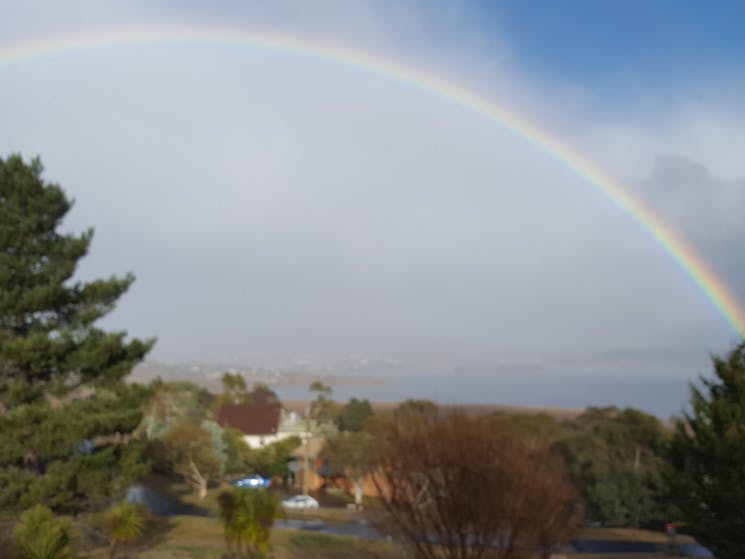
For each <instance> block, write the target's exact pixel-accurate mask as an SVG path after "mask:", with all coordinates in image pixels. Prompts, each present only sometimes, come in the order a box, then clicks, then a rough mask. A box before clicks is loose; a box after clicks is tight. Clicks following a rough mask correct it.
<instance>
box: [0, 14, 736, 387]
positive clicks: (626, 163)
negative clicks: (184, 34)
mask: <svg viewBox="0 0 745 559" xmlns="http://www.w3.org/2000/svg"><path fill="white" fill-rule="evenodd" d="M0 9H2V13H3V14H6V15H8V14H10V15H12V17H4V18H2V20H1V21H0V53H3V52H5V51H7V49H9V48H12V47H14V46H17V45H20V44H39V43H40V42H52V43H53V42H54V40H55V38H59V37H75V36H80V35H81V34H84V33H97V34H99V35H100V36H103V37H105V36H107V35H111V34H114V33H122V32H124V31H123V30H128V29H129V30H132V29H143V28H148V29H156V30H157V29H173V28H176V27H180V28H183V27H189V28H196V29H212V30H221V29H222V30H225V29H229V30H232V31H242V32H250V33H270V34H272V33H273V34H281V35H283V36H287V37H293V38H296V39H298V40H302V41H305V42H308V43H311V44H323V45H326V46H330V45H331V46H333V48H335V49H339V50H341V51H350V50H353V51H355V52H361V53H367V54H368V55H370V56H374V57H377V58H379V59H381V60H386V61H390V62H392V63H396V64H399V65H403V66H406V67H409V68H412V69H415V70H417V71H419V72H423V73H426V74H428V75H433V76H436V77H437V78H438V79H439V80H441V81H443V82H446V83H449V84H453V85H457V86H458V87H460V88H463V89H465V90H467V91H471V92H474V94H477V95H479V96H480V97H482V98H484V99H488V100H489V101H490V102H492V103H494V104H496V105H498V106H500V107H503V108H505V109H506V110H508V112H509V113H510V114H515V115H520V116H521V118H524V119H526V120H528V121H530V122H533V123H535V124H536V125H537V126H539V127H540V128H541V129H544V130H547V131H549V132H550V133H551V134H552V135H553V136H554V137H556V138H560V141H561V142H562V143H565V144H566V145H567V146H571V147H572V149H573V150H575V151H576V152H578V153H580V154H582V156H583V157H584V158H585V159H586V160H588V161H591V162H592V163H593V164H594V165H596V166H597V167H599V168H601V169H603V170H604V172H606V173H607V174H608V175H609V176H611V177H613V178H614V179H616V180H617V181H619V182H620V183H621V184H623V185H624V188H625V189H627V190H628V191H629V192H631V193H633V194H634V195H635V196H637V197H639V198H640V199H641V200H642V201H643V202H644V204H645V205H646V206H647V207H648V208H649V209H650V210H651V211H652V212H654V214H656V215H657V216H658V217H659V218H660V219H661V220H662V221H663V222H664V223H666V224H667V225H668V226H669V227H670V228H671V229H672V230H674V231H675V232H676V233H677V234H678V235H679V236H680V237H681V238H682V239H684V241H685V242H686V243H687V244H688V245H689V246H691V247H692V248H693V249H695V250H696V251H697V252H698V253H699V254H700V256H701V258H702V259H703V260H704V261H705V262H706V263H707V264H708V265H709V266H710V268H711V269H712V270H713V271H714V273H715V274H716V275H717V276H718V277H719V278H720V279H721V280H722V282H723V283H725V284H726V285H727V286H728V287H729V289H730V290H731V292H732V293H733V294H734V295H735V296H736V297H737V298H739V300H740V301H745V281H743V280H745V252H744V251H742V250H740V248H741V246H742V243H743V241H745V221H744V220H742V218H741V216H742V215H743V209H745V160H743V158H742V146H743V145H745V108H743V105H742V103H741V99H742V98H743V94H745V79H743V72H742V68H743V67H745V66H744V65H743V62H744V61H745V38H743V36H742V33H741V32H740V29H739V28H738V27H739V26H738V22H740V21H742V20H743V16H745V7H743V4H742V3H740V2H734V1H733V2H727V1H721V2H714V3H701V2H693V1H683V0H680V1H672V0H658V1H654V2H650V1H641V0H638V1H637V0H629V1H623V2H620V1H607V2H593V1H590V0H569V1H567V2H561V3H558V2H550V1H538V0H534V1H531V2H522V1H505V2H496V1H495V2H492V1H486V0H474V1H466V0H463V1H452V2H446V1H438V2H432V1H427V2H425V1H418V0H407V1H404V2H393V1H390V2H388V1H365V0H320V1H317V2H312V3H311V2H301V1H278V2H272V3H267V2H251V1H241V2H237V1H236V2H231V1H222V2H213V3H202V2H193V1H180V2H171V1H166V0H163V1H159V2H144V1H143V2H136V1H133V2H116V1H113V2H107V3H100V2H93V1H87V2H86V1H76V0H73V1H70V2H65V3H64V4H62V3H56V2H44V1H32V2H29V1H23V2H21V1H4V0H0ZM124 33H125V35H126V32H124ZM57 40H59V39H57ZM0 59H2V54H0ZM0 123H2V134H0V156H6V155H7V154H10V153H16V152H20V153H21V154H23V156H24V157H26V158H30V157H32V156H36V155H39V156H40V157H41V158H42V161H43V163H44V165H45V169H46V170H45V177H46V179H47V180H49V181H52V182H56V183H59V184H60V185H61V186H62V187H63V188H64V189H65V191H66V192H67V193H68V194H69V196H70V197H72V198H74V199H75V206H74V209H73V211H72V212H71V213H70V215H69V217H68V219H67V220H66V222H65V228H66V230H68V231H73V232H76V231H77V232H79V231H82V230H83V229H85V228H87V227H91V226H92V227H94V228H95V231H96V233H95V238H94V241H93V244H92V247H91V251H90V254H89V256H88V257H86V259H85V260H84V261H83V263H82V264H81V267H80V275H79V277H80V278H83V279H85V278H93V277H101V276H109V275H111V274H124V273H127V272H130V271H131V272H133V273H134V274H135V276H136V277H137V281H136V283H135V284H134V285H133V287H132V288H131V289H130V291H129V293H128V294H127V295H126V296H124V297H123V298H122V299H121V301H120V303H119V305H118V308H117V309H116V311H115V312H114V313H112V315H111V316H110V317H108V318H107V319H105V321H104V323H103V325H104V326H105V327H107V328H111V329H124V330H127V331H128V332H129V333H130V334H131V335H134V336H137V337H150V336H156V337H157V338H158V343H157V345H156V347H155V349H154V350H153V352H152V354H151V357H152V358H153V359H156V360H162V361H179V360H180V361H186V360H209V359H217V358H220V359H222V358H225V357H229V356H243V357H244V360H245V361H250V360H251V359H259V357H258V356H261V358H262V359H266V358H267V357H266V356H272V357H273V358H276V359H285V358H293V359H300V358H302V359H310V360H312V359H316V358H318V359H320V358H321V357H323V358H324V359H328V358H329V356H339V357H340V359H341V358H344V359H346V358H347V356H350V355H353V356H356V357H355V358H357V357H359V358H360V359H363V358H367V357H369V356H377V357H386V358H389V357H390V358H395V359H397V360H398V362H400V363H404V364H407V365H411V366H412V367H420V368H424V369H426V367H441V368H446V369H447V368H449V367H477V368H481V369H483V370H493V371H503V370H506V369H510V368H512V369H513V370H520V371H533V372H532V373H530V372H525V373H524V374H525V375H529V374H534V375H536V377H535V378H536V379H538V378H540V375H554V376H556V375H560V374H563V373H565V372H566V371H571V372H572V374H578V375H580V376H581V375H586V376H587V378H590V377H592V378H593V379H594V381H597V380H598V379H600V384H602V379H604V378H608V379H611V378H618V377H619V375H620V376H625V377H634V378H644V379H653V380H654V379H661V378H665V379H670V380H671V382H675V383H678V384H680V385H681V386H683V385H684V383H685V382H686V381H687V380H689V379H692V378H695V377H696V375H698V374H699V373H705V372H706V371H707V370H708V362H709V354H710V353H712V352H714V353H721V352H723V351H726V350H727V349H729V348H731V347H732V345H733V343H735V341H736V340H737V334H736V333H735V332H734V331H733V330H732V328H731V327H730V326H729V325H728V324H727V322H726V321H725V320H724V318H723V316H722V315H721V313H720V312H719V311H718V310H717V309H716V308H715V307H714V305H713V304H712V302H711V301H710V300H708V299H707V298H706V297H705V296H704V294H703V293H702V292H701V290H700V289H699V287H698V286H696V285H695V283H694V282H693V281H692V280H691V279H690V278H689V277H688V276H687V275H686V274H685V273H684V272H683V271H682V269H681V268H680V266H679V265H678V264H677V263H676V262H675V260H674V259H673V258H672V257H671V256H670V255H669V254H668V253H667V252H665V250H663V248H662V247H661V246H660V245H659V244H658V243H657V242H656V241H655V240H654V239H653V238H652V237H651V236H650V235H649V233H648V232H645V231H644V230H643V229H642V228H641V227H640V226H639V224H638V223H637V222H636V221H635V220H634V219H632V218H631V217H630V216H629V215H628V214H627V213H625V212H623V211H620V210H619V209H618V207H617V206H615V205H614V204H613V203H612V202H611V201H610V200H609V199H608V198H607V197H606V196H604V195H602V193H598V192H597V191H596V190H594V189H593V188H591V187H590V186H589V185H588V184H587V181H586V180H585V179H583V178H582V177H580V176H578V175H577V174H576V173H574V172H572V171H571V170H570V169H568V168H567V167H566V166H565V165H563V164H562V163H561V162H560V161H557V160H555V159H552V158H550V157H547V156H546V154H545V152H543V151H542V150H541V149H539V148H538V147H537V146H536V145H535V143H534V142H530V141H526V140H525V139H524V138H520V137H519V136H517V135H515V134H514V133H513V132H511V131H510V130H508V129H505V128H504V127H500V126H498V125H496V124H495V123H493V122H490V121H489V120H488V119H486V118H484V117H483V116H482V115H479V114H477V113H475V112H473V111H469V110H468V109H467V108H464V107H462V106H459V105H458V104H457V103H453V102H452V101H449V100H447V99H445V98H443V97H442V96H438V95H437V94H434V93H433V92H431V91H426V90H423V89H421V88H417V87H413V86H412V85H411V84H406V83H401V82H400V81H396V80H393V79H390V78H389V77H386V76H384V75H381V74H376V73H373V72H370V71H367V70H365V69H362V68H359V67H355V66H353V65H348V64H347V65H345V64H340V63H338V62H333V61H329V60H323V59H319V58H318V57H313V56H308V55H303V54H298V53H291V52H283V51H280V50H276V49H275V50H272V49H255V48H253V49H252V48H245V47H238V46H235V45H233V46H230V45H215V44H211V45H208V44H197V43H195V42H182V43H179V42H171V43H168V44H159V45H152V44H132V45H130V46H126V47H116V48H113V47H109V48H91V49H82V50H77V51H68V52H62V51H59V49H57V50H56V51H55V50H52V51H49V52H47V53H46V54H45V55H44V56H38V57H35V58H31V59H27V60H24V61H20V62H16V63H12V64H3V63H2V62H0ZM494 374H495V375H497V374H499V373H498V372H495V373H494ZM609 382H610V381H609Z"/></svg>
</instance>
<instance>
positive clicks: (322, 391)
mask: <svg viewBox="0 0 745 559" xmlns="http://www.w3.org/2000/svg"><path fill="white" fill-rule="evenodd" d="M308 390H310V391H311V392H315V394H316V397H315V399H313V401H312V402H311V403H310V419H312V420H314V421H315V422H316V423H318V424H319V425H320V424H324V423H330V422H331V421H332V420H333V419H334V412H335V409H336V406H335V404H334V401H333V400H332V399H331V387H330V386H328V385H326V384H323V383H322V382H321V381H318V380H315V381H313V382H312V383H310V386H309V387H308Z"/></svg>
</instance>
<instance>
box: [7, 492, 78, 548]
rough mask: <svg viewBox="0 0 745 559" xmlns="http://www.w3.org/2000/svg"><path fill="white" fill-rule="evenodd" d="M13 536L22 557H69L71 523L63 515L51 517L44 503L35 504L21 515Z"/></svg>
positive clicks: (50, 512) (51, 514)
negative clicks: (61, 516)
mask: <svg viewBox="0 0 745 559" xmlns="http://www.w3.org/2000/svg"><path fill="white" fill-rule="evenodd" d="M13 537H14V538H15V540H16V544H17V545H18V548H19V549H20V551H21V555H22V556H23V557H24V559H69V558H70V557H72V552H71V551H70V545H71V543H72V527H71V524H70V521H69V520H68V519H66V518H55V516H54V514H53V513H52V511H51V510H50V509H49V508H48V507H45V506H42V505H36V506H35V507H33V508H30V509H28V510H27V511H25V512H24V513H23V514H22V515H21V520H20V522H19V523H18V525H17V526H16V527H15V530H13Z"/></svg>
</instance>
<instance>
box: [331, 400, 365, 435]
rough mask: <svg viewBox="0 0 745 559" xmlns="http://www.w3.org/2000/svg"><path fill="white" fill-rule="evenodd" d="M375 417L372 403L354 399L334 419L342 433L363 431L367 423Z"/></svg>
mask: <svg viewBox="0 0 745 559" xmlns="http://www.w3.org/2000/svg"><path fill="white" fill-rule="evenodd" d="M372 415H373V409H372V406H371V405H370V401H369V400H367V399H365V400H358V399H357V398H352V399H351V400H349V402H348V403H347V405H346V406H344V407H343V408H342V409H341V411H340V412H339V413H338V414H337V416H336V417H335V418H334V422H335V423H336V426H337V427H338V428H339V430H340V431H361V430H362V429H363V428H364V427H365V422H366V421H367V420H368V419H369V418H370V417H371V416H372Z"/></svg>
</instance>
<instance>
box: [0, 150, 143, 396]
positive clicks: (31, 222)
mask: <svg viewBox="0 0 745 559" xmlns="http://www.w3.org/2000/svg"><path fill="white" fill-rule="evenodd" d="M41 174H42V165H41V162H40V161H39V160H38V159H34V160H32V161H31V162H30V163H28V164H27V163H25V162H24V161H23V159H22V158H21V157H20V156H17V155H13V156H10V157H8V158H7V159H6V160H2V159H0V401H2V403H3V404H4V406H5V407H13V406H15V405H18V404H21V403H28V402H33V401H35V400H38V399H40V398H42V397H43V396H44V395H45V394H46V393H49V392H51V393H59V392H69V391H70V390H72V389H73V388H75V387H76V386H78V385H81V384H89V385H106V384H108V383H112V382H116V381H119V380H121V379H122V378H123V377H124V376H125V375H127V374H128V373H129V372H130V370H131V369H132V367H133V366H134V365H135V364H136V363H138V362H139V361H140V360H141V359H142V358H143V357H144V356H145V354H146V353H147V351H148V350H149V349H150V347H151V346H152V343H153V342H152V341H146V342H143V341H140V340H137V339H133V340H130V341H126V340H125V336H126V334H125V333H124V332H104V331H102V330H100V329H98V328H96V327H95V323H96V321H97V320H98V319H100V318H101V317H103V316H104V315H106V314H107V313H109V312H110V311H111V310H112V309H113V308H114V304H115V303H116V301H117V300H118V299H119V297H120V296H121V295H122V294H123V293H124V292H125V291H126V290H127V288H129V286H130V285H131V284H132V282H133V281H134V277H133V276H132V275H127V276H125V277H123V278H117V277H113V276H112V277H110V278H108V279H100V280H94V281H90V282H81V281H74V279H73V276H74V273H75V270H76V267H77V264H78V261H79V260H80V259H81V258H82V257H83V256H85V255H86V254H87V252H88V248H89V245H90V242H91V239H92V238H93V230H92V229H88V230H87V231H84V232H83V233H81V234H80V235H74V234H69V233H68V234H63V233H61V232H60V231H59V228H60V226H61V224H62V221H63V219H64V218H65V215H66V214H67V213H68V211H69V210H70V208H71V207H72V203H71V202H70V201H69V200H68V199H67V198H66V196H65V194H64V192H63V191H62V189H61V188H60V187H59V186H57V185H56V184H51V183H46V182H44V180H43V179H42V176H41Z"/></svg>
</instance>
